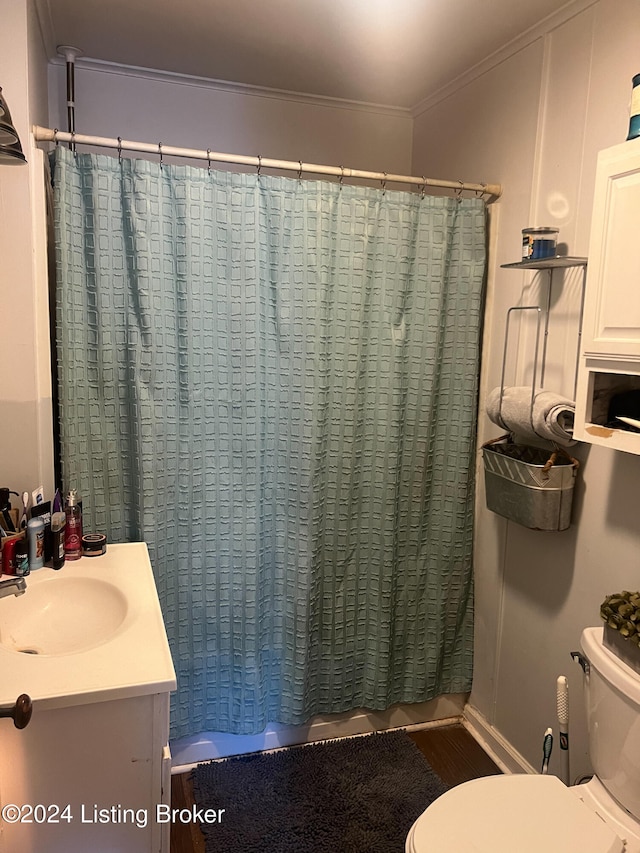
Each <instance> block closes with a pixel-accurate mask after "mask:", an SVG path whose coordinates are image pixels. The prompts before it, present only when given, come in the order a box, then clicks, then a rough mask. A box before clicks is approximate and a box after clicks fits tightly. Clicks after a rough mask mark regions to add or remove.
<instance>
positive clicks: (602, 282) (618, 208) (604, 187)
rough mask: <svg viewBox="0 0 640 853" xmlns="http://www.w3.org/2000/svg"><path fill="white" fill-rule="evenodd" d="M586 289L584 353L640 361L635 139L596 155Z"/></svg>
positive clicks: (639, 177)
mask: <svg viewBox="0 0 640 853" xmlns="http://www.w3.org/2000/svg"><path fill="white" fill-rule="evenodd" d="M586 287H587V290H586V301H585V317H584V325H583V350H584V354H585V355H587V356H588V355H598V356H600V357H601V358H602V357H604V358H612V359H616V358H621V357H622V358H627V359H633V360H635V359H638V360H640V138H639V139H636V140H631V141H629V142H625V143H623V144H622V145H616V146H614V147H613V148H608V149H606V150H605V151H601V152H600V155H599V157H598V168H597V172H596V185H595V197H594V205H593V219H592V223H591V239H590V243H589V269H588V272H587V285H586Z"/></svg>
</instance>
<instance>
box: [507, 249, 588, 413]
mask: <svg viewBox="0 0 640 853" xmlns="http://www.w3.org/2000/svg"><path fill="white" fill-rule="evenodd" d="M500 266H501V268H502V269H506V270H547V271H548V273H549V284H548V287H547V299H546V305H545V308H544V337H543V346H542V363H541V370H540V389H542V388H544V381H545V367H546V361H547V340H548V337H549V318H550V315H551V284H552V278H553V271H554V270H557V269H568V268H569V267H582V268H583V275H582V290H581V296H580V309H579V319H578V341H577V350H576V367H575V373H574V381H573V397H574V400H575V397H576V393H577V385H578V364H579V359H580V349H581V347H580V344H581V328H582V316H583V312H584V300H585V281H586V275H587V258H579V257H572V256H571V255H553V256H552V257H550V258H535V259H533V260H528V261H517V262H516V263H512V264H500ZM534 308H536V310H537V311H538V328H537V331H536V343H535V353H534V356H533V358H534V362H533V363H534V370H533V382H532V387H531V410H532V411H533V401H534V398H535V395H536V390H537V385H536V371H537V363H538V343H539V331H540V315H541V314H542V313H543V309H542V308H540V307H536V306H514V307H512V308H510V309H509V312H508V314H507V328H506V330H505V345H504V353H503V358H502V380H501V389H500V401H501V402H502V395H503V392H504V376H505V363H506V358H507V339H508V336H509V316H510V314H511V312H512V311H529V310H532V309H534Z"/></svg>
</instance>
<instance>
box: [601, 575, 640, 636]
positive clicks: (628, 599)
mask: <svg viewBox="0 0 640 853" xmlns="http://www.w3.org/2000/svg"><path fill="white" fill-rule="evenodd" d="M600 616H602V618H603V619H604V621H605V622H606V624H607V625H608V627H609V628H611V629H612V630H614V631H617V632H618V634H619V635H620V636H621V637H624V638H625V639H627V640H631V642H632V643H635V644H636V645H637V646H640V633H638V632H639V631H640V592H629V591H628V590H626V589H623V590H622V592H618V593H614V594H613V595H608V596H607V597H606V598H605V600H604V601H603V602H602V604H601V605H600Z"/></svg>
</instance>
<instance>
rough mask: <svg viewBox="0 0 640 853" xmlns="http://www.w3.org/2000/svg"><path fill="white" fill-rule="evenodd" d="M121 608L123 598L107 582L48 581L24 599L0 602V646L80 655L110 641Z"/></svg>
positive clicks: (122, 612) (25, 651) (82, 579)
mask: <svg viewBox="0 0 640 853" xmlns="http://www.w3.org/2000/svg"><path fill="white" fill-rule="evenodd" d="M27 580H28V579H27ZM127 610H128V608H127V599H126V598H125V597H124V595H123V594H122V592H120V590H119V589H118V588H117V587H115V586H114V585H113V584H111V583H109V582H108V581H104V580H100V579H98V578H91V577H65V576H64V575H62V576H58V577H49V578H46V579H44V580H42V582H40V583H34V584H32V585H30V586H29V588H28V591H27V593H25V594H24V595H20V596H17V597H16V596H7V597H6V598H2V599H0V644H1V645H3V646H4V647H5V648H7V649H10V650H11V651H14V652H22V653H23V654H32V655H68V654H74V653H76V652H82V651H86V650H87V649H91V648H94V647H95V646H99V645H101V644H102V643H104V642H106V641H107V640H109V639H110V638H111V637H113V635H114V634H115V633H116V631H117V630H118V629H119V628H120V626H121V625H122V624H123V622H124V620H125V618H126V616H127Z"/></svg>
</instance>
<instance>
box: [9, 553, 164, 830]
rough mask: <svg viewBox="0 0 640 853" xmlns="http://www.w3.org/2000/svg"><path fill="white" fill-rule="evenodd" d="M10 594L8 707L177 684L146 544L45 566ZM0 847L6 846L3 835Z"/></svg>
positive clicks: (62, 704) (73, 701) (63, 703)
mask: <svg viewBox="0 0 640 853" xmlns="http://www.w3.org/2000/svg"><path fill="white" fill-rule="evenodd" d="M26 581H27V589H26V591H25V592H24V594H23V595H19V596H17V597H15V596H6V597H4V598H0V705H9V704H13V703H14V702H15V700H16V697H17V696H19V695H20V694H21V693H28V694H29V696H31V699H32V700H33V707H34V718H35V715H36V713H38V712H39V711H40V710H43V709H45V708H67V707H70V706H72V705H82V704H87V703H91V702H101V701H107V700H111V699H125V698H128V697H133V696H144V695H148V694H156V693H166V692H167V691H169V690H174V689H175V686H176V676H175V671H174V669H173V663H172V661H171V652H170V650H169V644H168V642H167V634H166V631H165V629H164V623H163V620H162V613H161V611H160V604H159V602H158V594H157V592H156V586H155V581H154V577H153V571H152V568H151V563H150V561H149V553H148V551H147V546H146V545H145V544H144V542H131V543H128V544H122V545H120V544H116V545H108V546H107V553H106V554H104V555H103V556H101V557H82V558H81V559H80V560H75V561H73V562H67V563H66V564H65V566H64V567H63V568H62V569H61V570H60V571H54V570H53V569H49V568H44V569H38V570H37V571H34V572H32V573H31V574H30V575H29V576H28V577H27V578H26ZM0 847H2V843H1V841H0Z"/></svg>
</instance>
